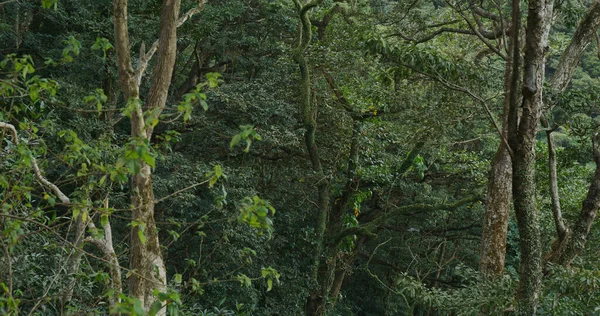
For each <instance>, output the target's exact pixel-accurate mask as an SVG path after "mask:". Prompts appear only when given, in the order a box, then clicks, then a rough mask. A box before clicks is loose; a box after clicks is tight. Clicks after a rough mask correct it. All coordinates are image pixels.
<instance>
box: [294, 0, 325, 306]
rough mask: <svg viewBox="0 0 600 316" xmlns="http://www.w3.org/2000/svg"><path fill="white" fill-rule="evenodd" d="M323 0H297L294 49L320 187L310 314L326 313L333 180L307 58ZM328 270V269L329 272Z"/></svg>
mask: <svg viewBox="0 0 600 316" xmlns="http://www.w3.org/2000/svg"><path fill="white" fill-rule="evenodd" d="M321 2H323V0H312V1H310V2H309V3H306V4H304V5H303V4H301V3H300V0H294V4H295V5H296V9H297V10H298V17H299V19H300V23H299V27H298V46H297V47H296V49H295V50H294V52H293V57H294V60H295V61H296V63H297V64H298V67H299V69H300V85H299V92H300V112H301V115H302V121H303V123H304V128H305V129H306V130H305V132H304V142H305V145H306V149H307V151H308V155H309V157H310V161H311V164H312V169H313V173H314V177H315V179H316V180H315V186H316V188H317V194H318V202H317V211H318V216H317V223H316V224H315V235H316V236H315V239H316V241H317V246H316V249H315V253H314V259H313V269H312V270H313V271H312V276H311V277H312V279H313V281H314V282H315V283H316V285H315V286H314V288H312V289H311V290H310V291H309V295H308V298H307V300H306V305H305V313H306V314H307V315H322V314H323V313H324V312H325V302H326V294H325V293H324V290H325V288H324V284H323V282H322V280H323V274H324V272H323V271H326V270H327V269H326V265H327V261H326V259H325V258H326V257H327V256H326V255H325V253H324V252H325V233H326V231H327V220H328V218H329V199H330V195H329V193H330V190H329V185H330V184H329V179H327V178H326V176H325V173H324V171H323V166H322V165H321V158H320V156H319V148H318V147H317V144H316V141H315V134H316V130H317V108H316V105H315V104H313V102H311V89H310V88H311V83H310V71H309V68H308V62H307V61H306V57H305V53H306V49H307V48H308V46H309V45H310V42H311V40H312V24H311V22H310V19H309V17H308V13H309V11H310V9H312V8H314V7H316V6H317V5H319V4H320V3H321ZM325 273H326V272H325Z"/></svg>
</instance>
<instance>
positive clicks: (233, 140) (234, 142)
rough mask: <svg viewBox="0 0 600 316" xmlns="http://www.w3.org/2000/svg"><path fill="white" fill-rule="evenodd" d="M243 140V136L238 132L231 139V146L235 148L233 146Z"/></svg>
mask: <svg viewBox="0 0 600 316" xmlns="http://www.w3.org/2000/svg"><path fill="white" fill-rule="evenodd" d="M241 140H242V136H241V135H240V134H236V135H235V136H233V138H232V139H231V142H230V143H229V148H233V146H235V145H237V144H239V143H240V141H241Z"/></svg>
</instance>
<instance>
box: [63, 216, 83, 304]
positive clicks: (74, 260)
mask: <svg viewBox="0 0 600 316" xmlns="http://www.w3.org/2000/svg"><path fill="white" fill-rule="evenodd" d="M85 211H86V212H87V210H85ZM74 223H75V236H74V238H73V245H74V246H75V249H73V250H72V251H71V254H70V256H69V260H68V262H67V278H68V281H67V291H66V293H65V295H64V296H63V298H62V304H63V305H66V304H68V303H69V302H70V301H71V299H72V298H73V291H74V290H75V286H76V285H77V279H76V278H75V274H77V272H78V271H79V266H80V263H81V257H82V255H83V254H82V252H81V251H80V249H81V248H82V247H83V240H84V238H85V236H84V235H85V227H86V223H85V222H84V221H83V219H82V214H79V216H78V217H77V219H76V220H75V221H74Z"/></svg>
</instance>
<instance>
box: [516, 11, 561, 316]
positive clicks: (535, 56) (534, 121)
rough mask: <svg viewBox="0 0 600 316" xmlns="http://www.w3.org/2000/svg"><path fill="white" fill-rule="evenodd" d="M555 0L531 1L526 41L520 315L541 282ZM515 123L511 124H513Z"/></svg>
mask: <svg viewBox="0 0 600 316" xmlns="http://www.w3.org/2000/svg"><path fill="white" fill-rule="evenodd" d="M552 4H553V3H552V0H530V1H529V8H528V16H527V32H526V41H525V57H524V71H525V72H524V76H523V90H522V91H523V107H522V111H523V112H522V115H521V118H520V120H519V122H518V125H517V132H516V135H514V133H510V129H509V139H511V140H512V142H511V143H515V144H516V146H515V147H514V158H513V200H514V206H515V213H516V217H517V222H518V226H519V236H520V250H521V265H520V270H519V288H518V291H517V301H518V307H517V308H518V309H517V313H518V314H520V315H533V314H535V313H536V310H537V305H538V301H539V291H540V286H541V281H542V266H541V251H542V250H541V242H540V226H539V216H538V209H537V205H536V185H535V144H536V133H537V126H538V122H539V120H540V116H541V108H542V90H543V80H544V69H545V65H544V61H545V57H544V55H545V53H546V46H547V41H548V33H549V31H550V20H551V17H552ZM514 123H515V122H511V124H514ZM511 134H513V135H511Z"/></svg>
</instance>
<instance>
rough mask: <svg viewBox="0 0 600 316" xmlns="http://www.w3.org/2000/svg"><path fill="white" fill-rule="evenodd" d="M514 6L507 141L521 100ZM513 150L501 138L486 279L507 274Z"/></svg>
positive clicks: (486, 240)
mask: <svg viewBox="0 0 600 316" xmlns="http://www.w3.org/2000/svg"><path fill="white" fill-rule="evenodd" d="M512 6H513V7H512V21H513V23H512V26H511V37H510V41H509V43H508V50H509V53H508V58H507V61H506V67H505V73H504V106H503V112H502V135H501V136H502V137H503V138H504V139H508V135H509V128H510V125H509V120H512V121H515V122H516V116H515V115H516V114H517V113H516V112H514V111H513V112H511V109H514V108H516V104H518V103H519V100H520V98H519V93H517V89H518V86H519V82H520V80H521V76H520V64H521V57H520V43H519V38H520V37H519V32H520V29H521V23H520V21H521V10H520V3H519V2H518V1H513V5H512ZM511 116H512V117H511ZM509 118H510V119H509ZM511 146H512V145H511ZM511 150H512V149H511V148H509V147H508V145H507V142H506V141H504V140H502V139H501V140H500V145H499V147H498V151H497V152H496V155H495V156H494V159H493V160H492V167H491V171H490V177H489V180H488V188H487V197H486V201H485V206H486V209H485V214H484V218H483V225H482V235H481V257H480V260H479V271H480V272H481V274H482V275H483V276H485V277H496V276H500V275H502V273H503V272H504V264H505V261H506V236H507V233H508V217H509V214H510V201H511V197H512V162H511V157H510V156H511Z"/></svg>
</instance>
